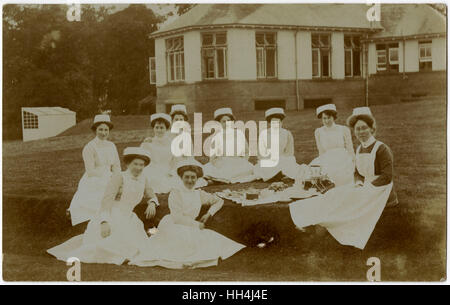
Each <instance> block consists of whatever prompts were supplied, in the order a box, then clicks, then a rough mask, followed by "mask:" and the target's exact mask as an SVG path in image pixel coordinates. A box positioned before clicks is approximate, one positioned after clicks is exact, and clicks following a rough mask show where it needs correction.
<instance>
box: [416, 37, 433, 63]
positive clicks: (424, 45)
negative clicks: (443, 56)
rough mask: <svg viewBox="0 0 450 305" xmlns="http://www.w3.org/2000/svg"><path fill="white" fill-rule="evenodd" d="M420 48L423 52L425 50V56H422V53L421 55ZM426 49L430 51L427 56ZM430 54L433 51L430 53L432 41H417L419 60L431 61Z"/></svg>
mask: <svg viewBox="0 0 450 305" xmlns="http://www.w3.org/2000/svg"><path fill="white" fill-rule="evenodd" d="M422 50H424V52H425V57H422V55H421V51H422ZM427 50H429V51H430V55H429V56H427ZM432 55H433V53H432V43H431V42H426V43H421V42H419V62H429V61H433V57H432Z"/></svg>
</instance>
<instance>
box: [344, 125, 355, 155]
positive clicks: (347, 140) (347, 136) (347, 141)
mask: <svg viewBox="0 0 450 305" xmlns="http://www.w3.org/2000/svg"><path fill="white" fill-rule="evenodd" d="M342 129H343V133H344V145H345V149H346V150H347V151H348V152H349V154H351V155H352V156H355V151H354V149H353V141H352V133H351V132H350V129H349V128H348V127H346V126H342Z"/></svg>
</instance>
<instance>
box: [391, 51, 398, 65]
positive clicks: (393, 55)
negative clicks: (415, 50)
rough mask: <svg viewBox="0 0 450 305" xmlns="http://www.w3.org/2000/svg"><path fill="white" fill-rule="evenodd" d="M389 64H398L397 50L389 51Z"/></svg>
mask: <svg viewBox="0 0 450 305" xmlns="http://www.w3.org/2000/svg"><path fill="white" fill-rule="evenodd" d="M389 63H391V64H397V63H398V49H393V48H391V49H389Z"/></svg>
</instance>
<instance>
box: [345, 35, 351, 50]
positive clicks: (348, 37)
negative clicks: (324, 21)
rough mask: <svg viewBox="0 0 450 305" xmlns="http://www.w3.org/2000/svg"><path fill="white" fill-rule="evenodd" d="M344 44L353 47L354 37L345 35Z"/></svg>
mask: <svg viewBox="0 0 450 305" xmlns="http://www.w3.org/2000/svg"><path fill="white" fill-rule="evenodd" d="M344 46H345V47H346V48H351V47H352V39H351V37H350V36H344Z"/></svg>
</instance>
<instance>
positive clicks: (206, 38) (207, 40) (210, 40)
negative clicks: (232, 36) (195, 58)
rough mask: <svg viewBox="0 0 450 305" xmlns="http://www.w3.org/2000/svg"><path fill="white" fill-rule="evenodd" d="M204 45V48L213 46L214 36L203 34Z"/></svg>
mask: <svg viewBox="0 0 450 305" xmlns="http://www.w3.org/2000/svg"><path fill="white" fill-rule="evenodd" d="M202 44H203V45H204V46H210V45H212V44H213V35H212V34H203V40H202Z"/></svg>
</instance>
